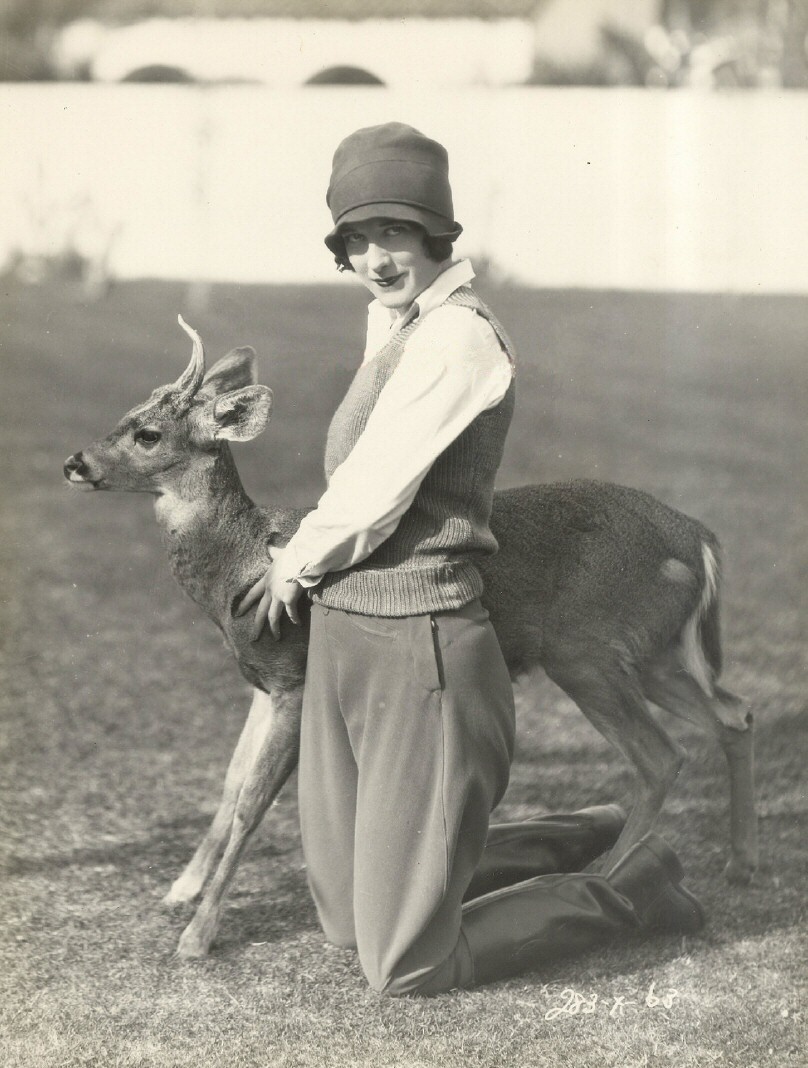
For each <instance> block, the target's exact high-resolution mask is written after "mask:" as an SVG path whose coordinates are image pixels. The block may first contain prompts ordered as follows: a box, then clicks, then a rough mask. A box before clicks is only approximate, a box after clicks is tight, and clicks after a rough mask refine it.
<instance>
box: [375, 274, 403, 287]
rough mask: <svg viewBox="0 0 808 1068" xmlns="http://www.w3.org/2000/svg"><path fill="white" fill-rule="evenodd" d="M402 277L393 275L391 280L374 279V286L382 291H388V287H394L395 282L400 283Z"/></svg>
mask: <svg viewBox="0 0 808 1068" xmlns="http://www.w3.org/2000/svg"><path fill="white" fill-rule="evenodd" d="M403 277H404V275H403V274H394V275H393V276H392V278H376V279H375V282H376V285H377V286H381V287H382V289H389V288H390V286H394V285H395V284H396V282H398V281H400V279H402V278H403Z"/></svg>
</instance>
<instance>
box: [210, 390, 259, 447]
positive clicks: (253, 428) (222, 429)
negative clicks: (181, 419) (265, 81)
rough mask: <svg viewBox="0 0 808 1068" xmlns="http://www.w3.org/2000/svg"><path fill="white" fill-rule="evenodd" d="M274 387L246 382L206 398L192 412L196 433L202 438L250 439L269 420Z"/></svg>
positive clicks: (212, 439) (214, 439) (256, 434)
mask: <svg viewBox="0 0 808 1068" xmlns="http://www.w3.org/2000/svg"><path fill="white" fill-rule="evenodd" d="M271 410H272V390H271V389H270V388H269V387H268V386H245V387H244V388H243V389H236V390H232V391H231V392H229V393H223V394H222V395H221V396H219V397H216V398H214V399H213V400H209V401H207V402H206V403H205V404H203V405H202V406H201V407H199V408H197V409H195V411H194V413H193V416H192V418H193V427H194V436H195V437H196V438H197V439H201V440H202V441H220V440H221V439H222V438H226V439H227V440H228V441H250V440H251V439H252V438H255V437H258V435H259V434H260V433H261V431H262V430H263V429H264V428H265V427H266V425H267V423H268V422H269V414H270V411H271Z"/></svg>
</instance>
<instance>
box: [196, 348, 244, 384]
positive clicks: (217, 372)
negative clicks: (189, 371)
mask: <svg viewBox="0 0 808 1068" xmlns="http://www.w3.org/2000/svg"><path fill="white" fill-rule="evenodd" d="M254 382H255V349H252V348H250V347H249V345H247V346H245V347H244V348H242V349H233V350H232V351H231V352H228V354H227V355H226V356H222V358H221V359H220V360H217V361H216V363H215V364H214V365H213V366H212V367H211V369H210V370H209V371H208V372H207V374H206V375H205V377H204V378H203V379H202V385H201V387H200V390H199V393H198V394H197V396H200V397H219V396H221V394H222V393H229V392H230V391H231V390H233V389H242V388H243V387H244V386H251V385H253V384H254Z"/></svg>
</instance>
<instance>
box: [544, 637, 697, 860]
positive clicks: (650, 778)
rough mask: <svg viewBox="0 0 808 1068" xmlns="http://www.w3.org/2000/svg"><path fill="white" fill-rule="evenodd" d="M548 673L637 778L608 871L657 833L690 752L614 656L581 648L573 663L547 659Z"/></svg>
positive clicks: (610, 854)
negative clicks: (665, 726)
mask: <svg viewBox="0 0 808 1068" xmlns="http://www.w3.org/2000/svg"><path fill="white" fill-rule="evenodd" d="M545 669H546V671H547V674H548V675H549V676H550V678H551V679H552V680H553V681H554V682H555V683H556V684H557V685H559V686H560V687H561V688H562V689H563V690H564V691H565V692H566V693H567V694H568V695H569V696H570V697H571V698H572V700H573V701H575V703H576V704H577V705H578V707H579V708H580V710H581V711H582V712H583V714H584V715H585V716H586V718H587V719H588V720H589V722H590V723H591V724H592V726H593V727H595V729H596V730H597V731H599V732H600V734H602V735H603V737H604V738H605V739H606V740H607V741H608V742H609V743H610V744H611V745H612V746H613V747H614V748H615V749H616V750H617V751H618V752H619V753H621V754H622V756H623V757H624V758H625V759H626V760H627V761H628V763H629V764H630V766H631V768H632V770H633V772H634V791H633V798H632V801H631V807H630V811H629V815H628V819H627V820H626V823H625V826H624V827H623V830H622V832H621V834H620V837H619V838H618V840H617V842H616V843H615V845H614V846H613V847H612V849H611V851H610V853H609V854H608V856H607V857H606V859H605V861H604V862H603V863H602V865H601V866H602V867H603V868H604V870H609V869H610V868H611V867H613V866H614V864H615V863H616V862H617V861H618V860H619V859H620V858H621V857H622V856H624V854H625V853H626V852H628V850H629V849H630V848H631V847H632V846H633V845H635V844H636V843H637V842H639V840H640V839H641V838H642V837H643V836H644V835H645V834H647V833H648V832H649V831H650V830H651V828H652V827H653V825H654V822H655V820H656V818H657V816H658V814H659V811H660V809H661V808H662V805H663V803H664V801H665V798H666V796H667V794H668V792H669V790H670V788H671V787H672V785H673V783H674V782H675V780H676V776H677V775H678V774H679V769H680V768H681V766H682V762H683V761H684V757H685V752H684V750H683V749H682V747H681V746H680V745H678V744H677V743H676V742H675V741H674V740H673V739H672V738H670V737H669V735H667V734H666V733H665V731H664V730H663V729H662V727H661V726H660V725H659V723H657V721H656V720H655V719H654V717H653V715H652V714H651V711H650V709H649V707H648V703H647V702H646V700H645V698H644V696H643V691H642V688H641V686H640V683H639V680H638V678H637V677H636V674H635V673H634V671H633V669H632V668H631V666H630V665H628V664H627V663H624V662H623V660H622V659H621V658H620V657H619V656H618V655H617V653H616V652H615V651H614V650H611V649H608V650H607V649H603V648H602V647H601V648H599V649H598V650H595V651H593V650H592V649H591V648H582V649H580V651H579V654H578V655H577V656H576V657H575V658H574V660H573V659H571V658H570V657H569V655H565V656H564V658H563V660H553V661H550V660H549V659H548V660H547V661H545Z"/></svg>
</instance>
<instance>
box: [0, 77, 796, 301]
mask: <svg viewBox="0 0 808 1068" xmlns="http://www.w3.org/2000/svg"><path fill="white" fill-rule="evenodd" d="M389 119H399V120H403V121H406V122H410V123H412V124H414V125H416V126H418V127H419V128H421V129H422V130H424V131H425V132H427V133H429V134H430V135H431V136H433V137H436V138H438V139H439V140H441V141H443V142H444V143H445V144H446V145H447V147H448V149H449V153H450V159H451V165H452V181H453V187H454V191H455V207H456V211H457V215H458V218H459V220H460V221H461V222H462V223H463V224H464V226H465V227H466V234H465V235H464V236H463V238H461V241H460V243H459V244H458V250H459V251H461V252H463V253H469V254H472V255H485V256H487V257H489V258H491V259H492V260H493V261H494V262H495V263H496V264H497V265H498V266H499V267H500V268H501V269H502V270H503V271H504V272H506V273H507V274H508V275H510V276H512V277H514V278H515V279H518V280H521V281H524V282H527V283H530V284H534V285H539V286H584V287H599V288H631V289H693V290H706V291H723V290H738V291H774V292H776V291H782V292H801V293H805V292H808V195H807V194H806V191H807V190H808V95H807V94H802V93H795V92H792V93H784V92H783V93H736V94H713V95H700V94H695V93H688V92H668V93H655V92H653V91H648V90H614V89H613V90H590V89H556V90H551V89H530V88H519V89H508V90H497V91H493V90H462V91H451V92H450V91H443V92H441V93H439V94H436V93H423V94H414V93H399V92H394V91H392V90H387V89H370V88H364V87H363V88H361V89H356V88H347V87H346V88H306V89H301V90H294V91H292V90H290V91H277V90H267V89H262V88H255V87H223V88H202V87H184V86H143V85H137V86H136V85H121V86H115V87H99V86H94V85H76V84H59V85H52V86H2V87H0V149H2V152H3V158H4V165H3V167H2V170H1V171H0V262H2V261H3V260H4V259H8V258H9V257H10V256H11V255H12V253H13V252H14V251H15V250H19V249H24V250H26V251H28V252H33V253H37V252H38V253H40V254H43V255H53V254H56V253H57V252H58V251H59V248H60V247H61V246H62V245H64V244H65V243H70V244H72V245H74V246H76V247H77V248H78V249H79V251H86V252H87V253H88V254H91V255H94V254H97V253H98V251H99V250H101V249H102V248H103V247H104V245H105V242H106V241H107V240H108V238H109V235H110V234H113V233H114V234H115V235H116V236H115V238H114V242H113V244H112V249H111V256H110V262H111V267H112V270H113V272H114V273H115V274H117V275H119V276H120V277H138V276H154V277H165V278H189V279H191V278H193V279H210V280H231V281H245V282H251V281H262V282H283V281H294V282H300V281H323V280H329V279H332V278H334V277H335V272H334V270H333V266H332V264H331V262H330V257H329V254H328V252H327V251H326V249H325V248H324V246H323V245H322V235H323V234H324V233H325V232H326V231H327V229H328V228H329V222H330V220H329V216H328V212H327V209H326V206H325V188H326V185H327V181H328V174H329V170H330V163H331V155H332V152H333V149H334V148H335V146H336V144H337V142H338V141H339V139H340V138H342V137H343V136H344V135H345V134H347V133H349V132H350V131H351V130H353V129H355V128H357V127H359V126H363V125H369V124H372V123H377V122H384V121H387V120H389Z"/></svg>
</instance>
